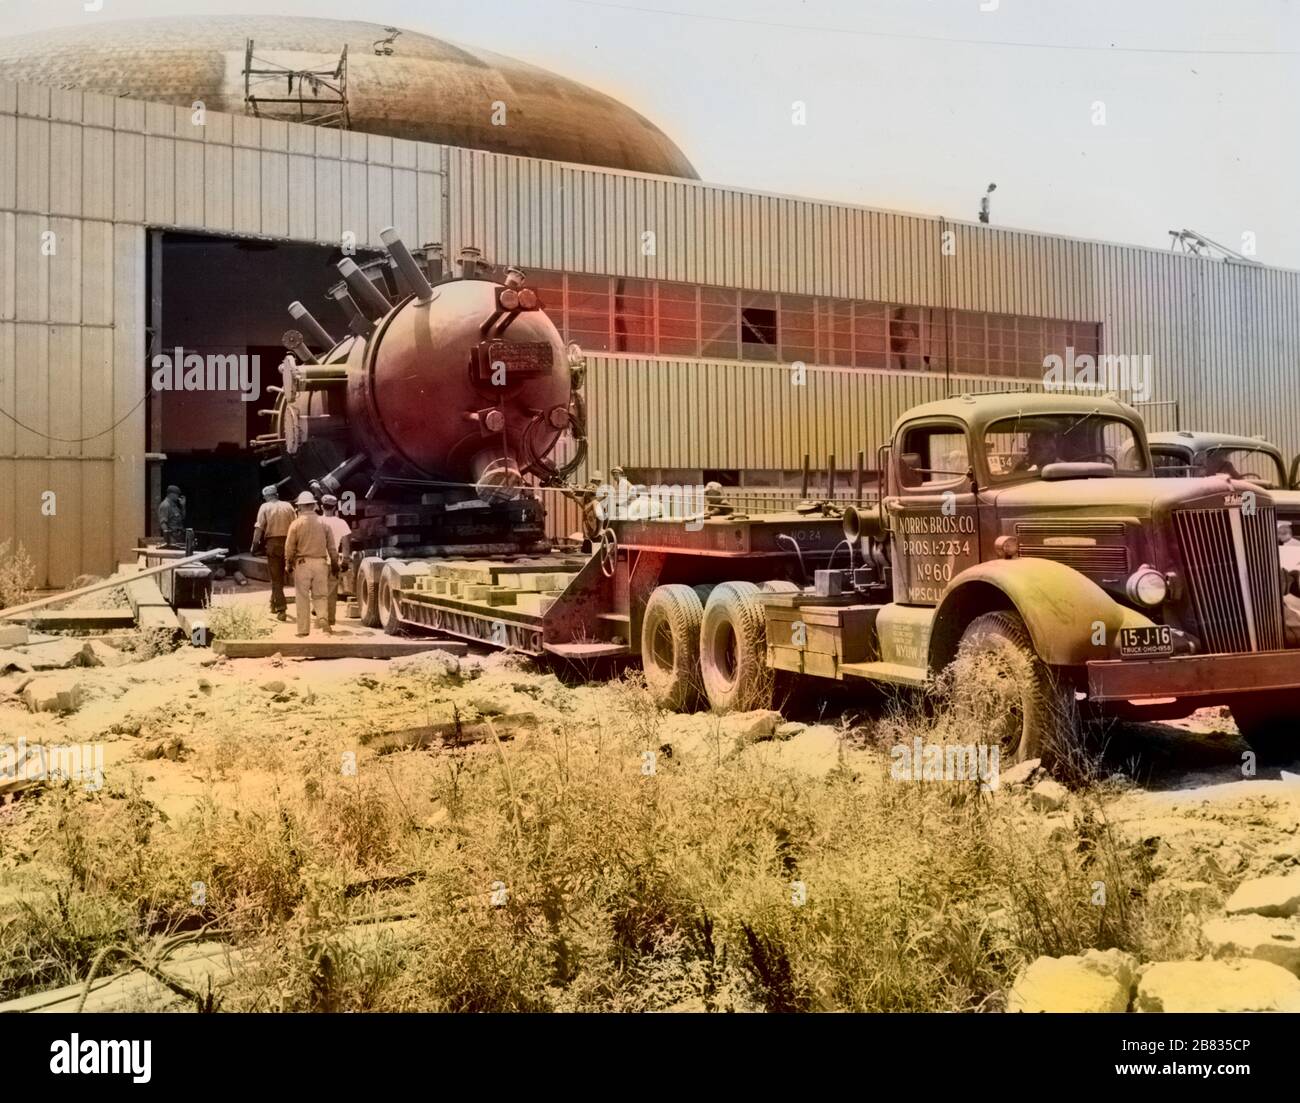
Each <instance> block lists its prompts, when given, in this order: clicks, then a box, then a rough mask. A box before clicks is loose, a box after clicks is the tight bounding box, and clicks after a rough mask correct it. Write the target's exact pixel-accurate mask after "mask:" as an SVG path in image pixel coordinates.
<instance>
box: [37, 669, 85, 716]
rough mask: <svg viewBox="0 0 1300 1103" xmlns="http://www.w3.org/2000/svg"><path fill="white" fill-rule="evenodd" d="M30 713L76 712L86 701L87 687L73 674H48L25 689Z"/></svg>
mask: <svg viewBox="0 0 1300 1103" xmlns="http://www.w3.org/2000/svg"><path fill="white" fill-rule="evenodd" d="M22 699H23V704H25V705H26V706H27V709H28V711H29V712H75V711H76V710H77V709H78V708H79V707H80V706H81V703H82V702H83V701H84V700H85V699H86V687H85V685H84V684H83V683H82V682H81V681H79V680H78V679H77V677H76V676H75V675H73V674H47V675H46V676H44V677H42V678H33V679H32V680H31V681H30V682H28V683H27V685H26V686H25V687H23V692H22Z"/></svg>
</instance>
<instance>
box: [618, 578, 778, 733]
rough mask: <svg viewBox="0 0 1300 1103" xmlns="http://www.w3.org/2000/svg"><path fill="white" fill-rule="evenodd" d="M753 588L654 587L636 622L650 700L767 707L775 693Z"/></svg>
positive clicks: (683, 706) (672, 705) (728, 708)
mask: <svg viewBox="0 0 1300 1103" xmlns="http://www.w3.org/2000/svg"><path fill="white" fill-rule="evenodd" d="M759 592H760V591H759V588H758V587H757V586H755V585H754V584H753V583H752V582H723V583H719V584H718V585H716V586H695V587H691V586H683V585H669V586H660V587H658V588H657V589H656V590H655V591H654V592H653V593H652V594H651V595H650V600H649V601H648V602H647V603H646V608H645V614H644V617H643V618H642V622H641V663H642V668H643V670H644V672H645V679H646V685H647V686H648V687H649V690H650V695H651V697H652V698H653V700H654V702H655V704H656V705H658V706H659V707H660V708H665V709H671V710H673V711H675V712H684V711H690V710H692V709H696V708H699V707H700V706H701V705H702V704H704V703H706V702H707V704H708V705H709V706H710V707H711V708H712V709H713V710H714V711H715V712H748V711H750V710H752V709H759V708H771V707H772V701H773V698H774V696H775V694H774V691H773V678H772V673H771V671H770V670H769V669H768V666H767V640H766V630H765V624H764V617H763V607H762V605H761V604H760V603H759V601H758V600H757V595H758V594H759Z"/></svg>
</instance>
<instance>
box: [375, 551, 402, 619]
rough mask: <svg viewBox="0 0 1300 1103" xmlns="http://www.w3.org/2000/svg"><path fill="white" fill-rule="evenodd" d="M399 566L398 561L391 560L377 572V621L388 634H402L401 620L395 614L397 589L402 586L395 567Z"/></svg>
mask: <svg viewBox="0 0 1300 1103" xmlns="http://www.w3.org/2000/svg"><path fill="white" fill-rule="evenodd" d="M399 566H401V564H400V563H395V562H392V561H391V560H390V561H389V562H388V563H385V564H384V569H383V570H382V571H381V572H380V574H379V583H378V586H377V594H376V598H375V607H376V611H377V612H378V614H379V622H380V624H381V625H382V626H383V629H384V631H385V632H387V633H388V634H389V635H390V636H400V635H401V634H402V621H401V619H400V618H399V617H398V615H397V591H398V590H399V589H401V586H402V576H401V574H400V573H399V572H398V569H397V568H398V567H399Z"/></svg>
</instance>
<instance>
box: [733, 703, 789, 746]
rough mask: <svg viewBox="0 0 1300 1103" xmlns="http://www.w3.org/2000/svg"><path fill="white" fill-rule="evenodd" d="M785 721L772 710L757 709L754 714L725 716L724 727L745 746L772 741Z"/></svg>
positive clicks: (742, 713) (740, 713)
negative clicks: (766, 740)
mask: <svg viewBox="0 0 1300 1103" xmlns="http://www.w3.org/2000/svg"><path fill="white" fill-rule="evenodd" d="M784 720H785V717H784V716H782V715H781V714H780V713H779V712H774V711H773V710H772V709H756V710H755V711H754V712H734V713H731V714H729V715H727V716H724V717H723V718H722V726H723V729H724V730H725V731H726V732H727V733H728V734H730V735H733V736H735V737H736V742H737V743H738V744H740V745H742V746H743V745H744V744H745V743H757V742H758V741H759V740H763V739H771V738H772V737H773V736H774V735H776V729H777V726H778V725H780V724H781V723H783V722H784Z"/></svg>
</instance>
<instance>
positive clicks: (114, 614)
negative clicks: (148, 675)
mask: <svg viewBox="0 0 1300 1103" xmlns="http://www.w3.org/2000/svg"><path fill="white" fill-rule="evenodd" d="M13 619H14V620H15V621H17V622H18V623H19V624H27V625H30V626H31V627H33V628H54V629H57V630H59V631H66V630H67V629H69V628H84V629H89V630H91V631H95V630H99V629H102V630H107V629H110V628H131V627H133V626H134V625H135V615H134V614H133V613H132V612H131V610H130V609H129V608H126V607H125V606H123V607H121V608H117V609H34V610H32V611H31V612H30V613H20V614H19V615H18V616H16V617H14V618H13Z"/></svg>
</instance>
